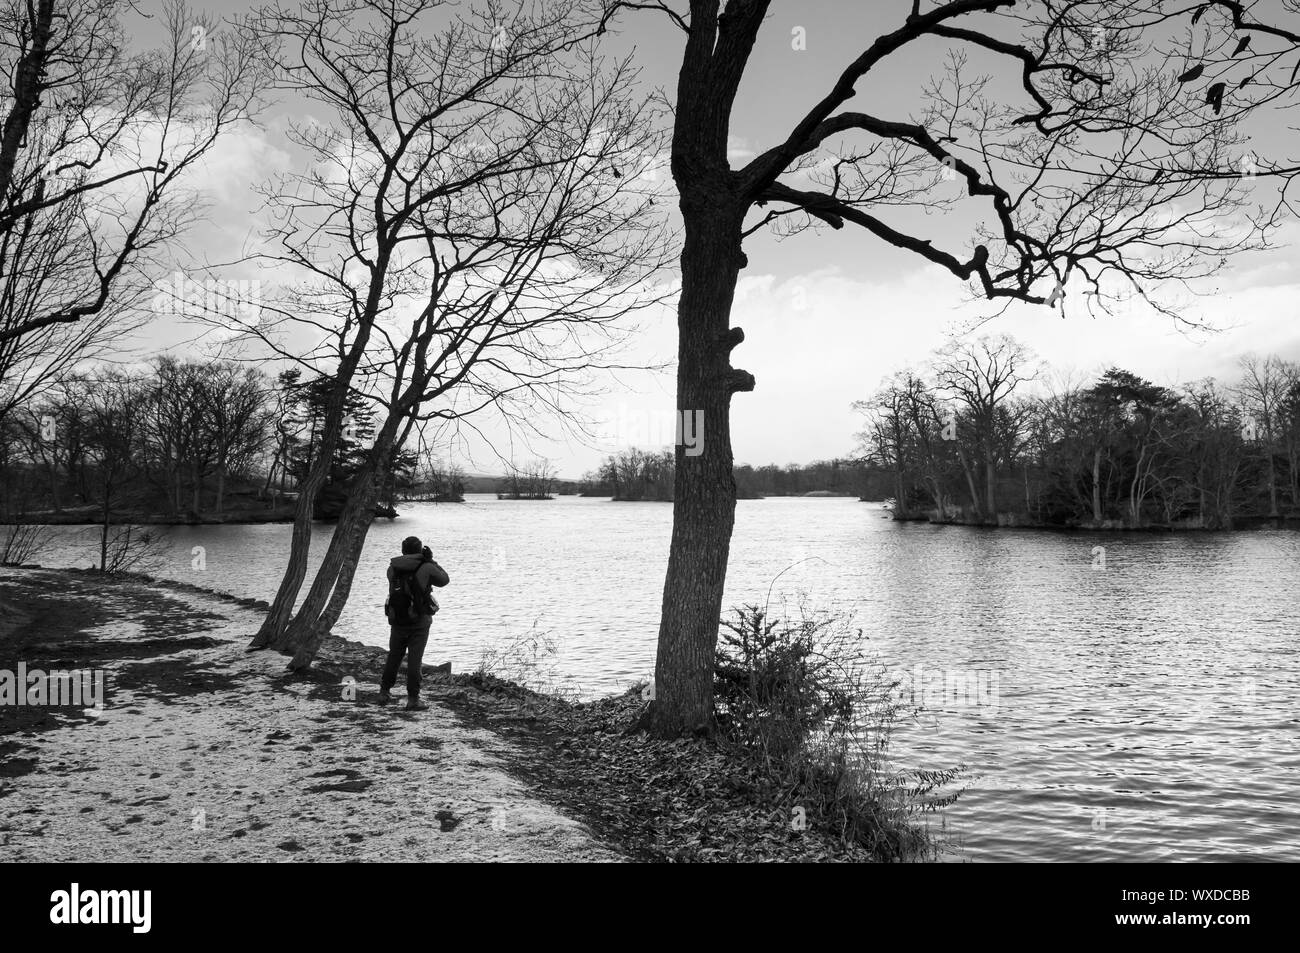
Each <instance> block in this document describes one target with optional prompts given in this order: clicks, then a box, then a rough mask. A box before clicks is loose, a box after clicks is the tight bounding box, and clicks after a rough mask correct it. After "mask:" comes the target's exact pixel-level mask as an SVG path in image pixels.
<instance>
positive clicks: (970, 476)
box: [957, 443, 984, 520]
mask: <svg viewBox="0 0 1300 953" xmlns="http://www.w3.org/2000/svg"><path fill="white" fill-rule="evenodd" d="M957 459H958V461H960V463H961V472H962V473H964V474H965V475H966V488H967V489H968V490H970V502H971V506H972V507H973V508H974V509H975V518H976V519H978V520H982V519H983V518H984V514H983V513H981V512H980V493H979V489H978V488H977V487H976V486H975V474H974V473H973V472H972V471H971V468H970V463H969V461H967V459H966V451H965V450H963V449H962V446H961V444H960V443H958V444H957Z"/></svg>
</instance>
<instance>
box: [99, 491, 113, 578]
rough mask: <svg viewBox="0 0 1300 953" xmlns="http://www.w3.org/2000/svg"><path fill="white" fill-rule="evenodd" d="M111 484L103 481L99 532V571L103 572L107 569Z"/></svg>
mask: <svg viewBox="0 0 1300 953" xmlns="http://www.w3.org/2000/svg"><path fill="white" fill-rule="evenodd" d="M112 492H113V491H112V484H111V483H108V482H107V481H106V482H105V483H104V510H103V525H102V526H101V527H100V532H99V571H100V572H104V571H106V570H107V569H108V520H109V497H110V496H112Z"/></svg>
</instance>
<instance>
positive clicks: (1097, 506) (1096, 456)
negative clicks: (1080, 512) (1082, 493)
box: [1092, 447, 1101, 523]
mask: <svg viewBox="0 0 1300 953" xmlns="http://www.w3.org/2000/svg"><path fill="white" fill-rule="evenodd" d="M1092 520H1093V522H1094V523H1100V522H1101V447H1097V448H1096V449H1095V450H1093V451H1092Z"/></svg>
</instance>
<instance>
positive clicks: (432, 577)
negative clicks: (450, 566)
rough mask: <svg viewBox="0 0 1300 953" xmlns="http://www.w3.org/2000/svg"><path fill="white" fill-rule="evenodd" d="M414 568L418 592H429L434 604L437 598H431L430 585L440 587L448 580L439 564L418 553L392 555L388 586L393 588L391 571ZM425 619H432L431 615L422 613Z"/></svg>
mask: <svg viewBox="0 0 1300 953" xmlns="http://www.w3.org/2000/svg"><path fill="white" fill-rule="evenodd" d="M413 569H414V570H415V584H416V586H418V587H419V590H420V592H424V593H429V599H430V601H432V602H433V604H434V605H435V606H437V604H438V600H437V599H434V598H433V594H432V593H431V592H430V587H431V586H437V587H438V588H439V589H441V588H442V587H443V586H445V585H447V583H448V582H450V581H451V580H450V578H449V577H448V576H447V571H446V570H445V569H443V568H442V567H441V566H439V565H438V564H437V563H436V562H434V561H433V560H432V559H425V558H424V557H423V556H422V555H420V554H419V553H412V554H410V555H408V556H394V557H393V561H392V562H390V563H389V564H388V588H389V591H390V592H391V591H392V588H393V573H395V572H410V571H411V570H413ZM424 618H426V619H432V618H433V616H432V615H427V614H426V615H424Z"/></svg>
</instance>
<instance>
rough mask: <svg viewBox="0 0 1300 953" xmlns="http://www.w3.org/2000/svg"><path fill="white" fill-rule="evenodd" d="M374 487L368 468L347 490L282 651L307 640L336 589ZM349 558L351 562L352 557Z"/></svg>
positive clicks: (366, 519)
mask: <svg viewBox="0 0 1300 953" xmlns="http://www.w3.org/2000/svg"><path fill="white" fill-rule="evenodd" d="M376 487H377V484H376V481H375V478H374V471H373V470H369V469H365V470H363V471H361V472H360V473H358V474H357V475H356V476H355V477H354V479H353V481H352V484H351V485H350V486H349V487H348V499H347V502H346V503H345V504H344V506H343V511H342V512H341V513H340V514H339V518H338V521H337V522H336V523H335V524H334V534H333V535H332V536H331V537H330V545H329V549H327V550H326V551H325V558H324V559H323V560H322V561H321V564H320V568H319V569H317V570H316V576H315V578H314V579H313V580H312V584H311V588H310V589H309V590H308V591H307V596H306V598H305V599H303V602H302V605H301V606H299V607H298V611H297V612H296V613H295V614H294V617H293V622H291V623H290V624H289V627H288V628H287V629H286V630H285V635H284V639H283V648H284V649H285V650H289V649H295V650H296V649H297V648H298V647H299V646H301V645H303V644H305V643H306V642H307V641H308V640H309V637H310V635H311V632H312V630H313V629H314V628H315V626H316V621H317V619H318V618H319V617H320V615H321V613H322V612H324V611H325V603H326V600H327V599H328V598H329V596H330V593H331V592H332V591H333V590H334V588H335V586H336V582H337V580H338V576H339V572H340V571H341V569H342V567H343V564H344V562H345V561H346V559H347V556H348V547H349V546H350V545H351V544H352V542H353V540H354V539H355V531H356V527H357V525H358V524H360V523H364V524H365V525H367V526H368V525H369V524H370V521H371V520H372V519H373V518H374V511H375V497H376V495H377V490H376ZM353 558H354V561H355V554H353Z"/></svg>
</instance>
